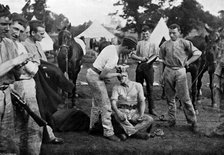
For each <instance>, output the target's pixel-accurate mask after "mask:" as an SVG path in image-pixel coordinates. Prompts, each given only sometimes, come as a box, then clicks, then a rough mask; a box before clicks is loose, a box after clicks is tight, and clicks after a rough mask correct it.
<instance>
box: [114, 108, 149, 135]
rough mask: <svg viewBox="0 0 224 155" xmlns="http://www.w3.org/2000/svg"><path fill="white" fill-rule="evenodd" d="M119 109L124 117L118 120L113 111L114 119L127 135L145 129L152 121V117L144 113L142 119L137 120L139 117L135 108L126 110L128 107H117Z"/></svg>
mask: <svg viewBox="0 0 224 155" xmlns="http://www.w3.org/2000/svg"><path fill="white" fill-rule="evenodd" d="M119 110H120V111H121V112H122V113H124V114H125V116H126V119H125V120H124V121H120V119H119V118H118V116H117V115H116V113H114V116H115V119H116V121H117V122H118V123H119V124H120V125H121V126H122V128H123V129H124V131H125V133H126V134H127V135H128V136H131V135H133V134H135V133H136V132H138V131H139V130H143V129H146V128H147V127H149V126H150V125H151V124H152V122H153V118H152V117H151V116H149V115H146V114H144V115H143V120H142V121H141V122H139V121H138V120H137V119H138V118H139V113H138V111H137V110H128V109H119Z"/></svg>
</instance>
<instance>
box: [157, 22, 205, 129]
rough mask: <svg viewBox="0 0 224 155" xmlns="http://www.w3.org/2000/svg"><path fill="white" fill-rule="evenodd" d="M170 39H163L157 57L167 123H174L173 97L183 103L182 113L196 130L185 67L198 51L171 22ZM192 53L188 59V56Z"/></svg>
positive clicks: (197, 54)
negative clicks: (164, 98) (165, 103)
mask: <svg viewBox="0 0 224 155" xmlns="http://www.w3.org/2000/svg"><path fill="white" fill-rule="evenodd" d="M169 34H170V38H171V39H170V40H168V41H165V42H164V43H163V44H162V46H161V47H160V53H159V57H160V59H161V60H162V67H161V68H162V71H161V72H162V74H161V75H163V76H162V78H161V81H163V82H164V89H165V95H166V97H167V103H168V106H169V107H168V108H169V110H168V115H169V121H168V125H169V126H170V127H172V126H174V125H175V124H176V103H175V97H176V95H177V97H178V98H179V99H180V100H181V102H182V103H183V105H184V114H185V116H186V119H187V122H188V123H189V124H191V125H192V130H193V131H195V132H196V131H197V129H198V127H197V118H196V114H195V110H194V108H193V105H192V102H191V98H190V95H189V90H188V84H187V73H186V68H187V67H188V66H189V65H190V64H191V63H193V62H194V61H196V60H197V59H198V58H199V57H200V55H201V51H199V50H198V49H197V48H196V47H194V46H193V44H192V43H191V42H190V41H187V40H185V39H182V38H180V26H179V25H177V24H172V25H170V27H169ZM190 55H192V57H190V59H188V56H190Z"/></svg>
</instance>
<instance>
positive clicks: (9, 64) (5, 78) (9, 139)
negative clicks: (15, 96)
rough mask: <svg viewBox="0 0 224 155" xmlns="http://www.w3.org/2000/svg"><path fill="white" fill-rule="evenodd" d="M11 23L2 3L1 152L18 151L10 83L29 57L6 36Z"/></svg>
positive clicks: (7, 8) (0, 70) (0, 37)
mask: <svg viewBox="0 0 224 155" xmlns="http://www.w3.org/2000/svg"><path fill="white" fill-rule="evenodd" d="M10 24H11V13H10V11H9V7H8V6H4V5H2V4H0V118H1V119H0V152H1V153H6V154H7V153H18V152H19V150H18V147H17V146H16V145H15V142H14V141H15V122H14V112H13V105H12V101H11V96H10V87H9V85H10V84H12V83H13V82H14V81H15V77H14V72H13V70H14V68H15V67H16V66H18V65H21V64H23V63H24V62H26V61H27V59H29V55H28V54H22V55H19V56H18V54H17V51H16V48H15V46H14V43H13V42H12V41H11V40H10V39H8V38H5V36H6V34H7V33H8V32H9V26H10Z"/></svg>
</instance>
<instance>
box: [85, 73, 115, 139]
mask: <svg viewBox="0 0 224 155" xmlns="http://www.w3.org/2000/svg"><path fill="white" fill-rule="evenodd" d="M86 79H87V82H88V84H89V87H90V89H91V92H92V94H93V102H92V108H91V116H90V129H91V128H92V127H93V126H94V124H95V123H96V122H97V121H98V120H99V115H101V120H102V126H103V134H104V136H106V137H108V136H112V135H114V129H113V126H112V122H111V114H112V109H111V102H110V98H109V96H108V93H107V89H106V85H105V82H104V81H102V80H100V79H99V75H98V74H97V73H95V72H94V71H93V70H92V69H88V70H87V74H86Z"/></svg>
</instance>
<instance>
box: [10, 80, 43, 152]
mask: <svg viewBox="0 0 224 155" xmlns="http://www.w3.org/2000/svg"><path fill="white" fill-rule="evenodd" d="M12 89H14V90H15V91H16V92H17V93H18V94H19V95H20V96H21V97H22V99H23V100H24V101H26V103H27V105H28V106H29V108H30V109H31V110H32V111H33V112H34V113H35V114H37V115H38V116H40V112H39V107H38V104H37V100H36V84H35V81H34V79H33V78H31V79H29V80H21V81H16V82H14V88H13V87H12ZM15 116H16V117H15V122H16V137H17V143H18V144H19V146H20V154H32V155H39V154H40V149H41V144H42V134H43V128H42V127H39V126H38V124H37V123H36V122H35V121H34V120H33V118H31V117H30V116H29V115H28V114H27V113H26V112H24V111H20V109H16V111H15Z"/></svg>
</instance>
